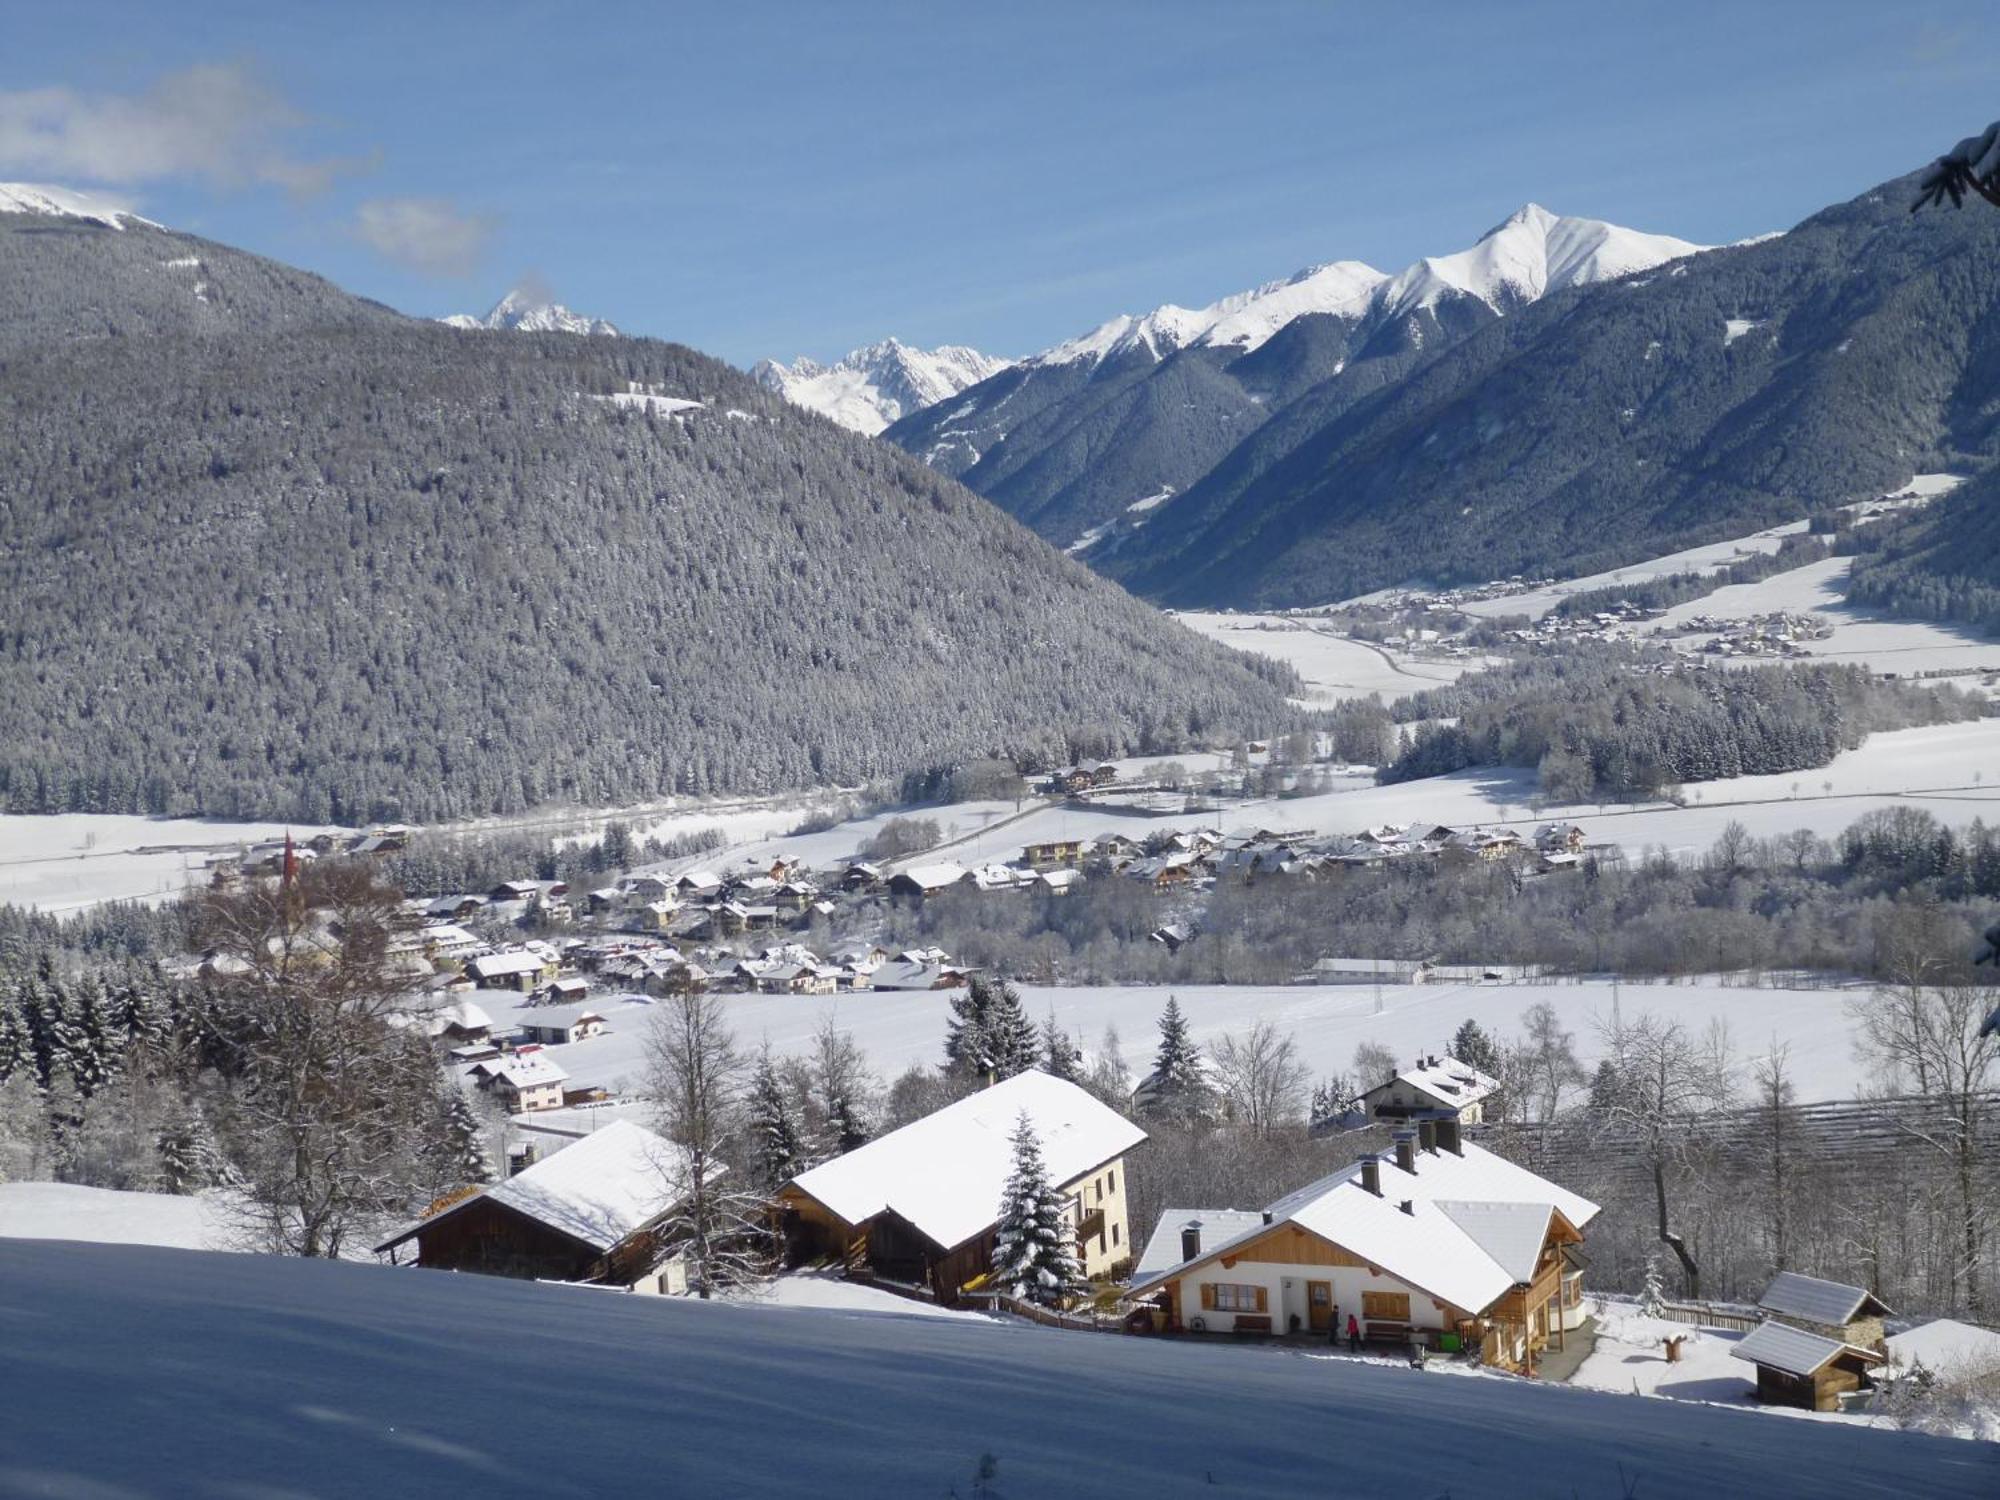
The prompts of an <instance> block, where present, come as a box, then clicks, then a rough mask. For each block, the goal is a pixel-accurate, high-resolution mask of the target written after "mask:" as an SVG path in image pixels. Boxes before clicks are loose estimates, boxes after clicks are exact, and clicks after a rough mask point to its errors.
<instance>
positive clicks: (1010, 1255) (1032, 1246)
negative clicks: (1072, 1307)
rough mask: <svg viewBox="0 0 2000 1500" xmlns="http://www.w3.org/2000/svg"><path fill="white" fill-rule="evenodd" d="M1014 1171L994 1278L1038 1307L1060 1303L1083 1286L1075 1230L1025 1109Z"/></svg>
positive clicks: (1004, 1202) (1004, 1197)
mask: <svg viewBox="0 0 2000 1500" xmlns="http://www.w3.org/2000/svg"><path fill="white" fill-rule="evenodd" d="M1013 1146H1014V1170H1013V1173H1012V1175H1010V1176H1009V1177H1008V1179H1007V1186H1006V1188H1005V1189H1004V1190H1003V1191H1002V1193H1001V1196H1000V1227H999V1229H998V1231H997V1232H996V1234H995V1235H994V1239H993V1278H994V1282H995V1284H996V1285H997V1286H998V1287H999V1288H1000V1289H1001V1290H1002V1291H1004V1292H1006V1293H1007V1294H1008V1295H1010V1296H1013V1297H1018V1298H1020V1299H1021V1300H1022V1301H1025V1302H1032V1303H1035V1304H1036V1305H1037V1306H1040V1307H1061V1306H1062V1305H1063V1304H1064V1303H1065V1302H1067V1301H1069V1300H1070V1299H1071V1298H1073V1297H1074V1296H1076V1295H1077V1293H1078V1292H1080V1291H1081V1290H1082V1289H1083V1285H1084V1282H1083V1273H1082V1269H1081V1267H1080V1266H1079V1265H1078V1263H1077V1258H1076V1231H1075V1229H1074V1228H1073V1227H1072V1226H1071V1224H1070V1223H1069V1221H1068V1219H1067V1217H1066V1211H1067V1207H1068V1205H1067V1202H1066V1200H1065V1199H1064V1197H1063V1195H1062V1194H1061V1193H1059V1192H1057V1191H1056V1187H1055V1184H1054V1183H1052V1182H1050V1181H1049V1171H1048V1166H1047V1164H1046V1163H1044V1162H1043V1160H1042V1143H1041V1141H1040V1139H1039V1138H1037V1136H1036V1135H1035V1126H1034V1122H1033V1121H1031V1120H1030V1119H1029V1118H1028V1115H1027V1111H1025V1110H1023V1111H1022V1112H1021V1117H1020V1119H1019V1120H1018V1121H1017V1122H1016V1124H1015V1126H1014V1135H1013Z"/></svg>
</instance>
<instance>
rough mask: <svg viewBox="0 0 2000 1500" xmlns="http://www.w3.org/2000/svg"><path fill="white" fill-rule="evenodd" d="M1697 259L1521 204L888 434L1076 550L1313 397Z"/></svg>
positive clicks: (1092, 341)
mask: <svg viewBox="0 0 2000 1500" xmlns="http://www.w3.org/2000/svg"><path fill="white" fill-rule="evenodd" d="M1700 248H1701V247H1700V246H1698V245H1692V244H1689V243H1687V242H1686V241H1683V240H1676V239H1672V238H1670V237H1668V236H1664V235H1649V234H1640V233H1638V232H1636V231H1633V230H1629V229H1623V228H1620V227H1619V226H1617V225H1614V224H1606V223H1604V222H1602V221H1601V220H1596V219H1580V218H1572V217H1567V216H1564V215H1559V214H1553V213H1550V212H1549V211H1548V210H1547V209H1544V208H1542V207H1540V206H1539V205H1537V204H1532V203H1531V204H1528V205H1526V206H1524V207H1523V208H1521V209H1520V210H1519V211H1518V212H1516V213H1514V214H1513V215H1511V216H1509V217H1508V218H1507V219H1506V220H1505V221H1504V222H1503V223H1500V224H1498V225H1495V226H1494V227H1493V228H1492V229H1490V230H1488V231H1487V232H1486V233H1485V234H1484V235H1482V236H1480V238H1479V240H1478V241H1477V242H1476V243H1475V244H1473V245H1472V246H1470V247H1469V248H1467V249H1465V250H1461V251H1458V252H1456V253H1454V254H1451V255H1443V256H1434V257H1430V258H1427V259H1424V260H1419V261H1417V262H1415V263H1414V264H1412V265H1410V266H1408V267H1406V268H1404V269H1403V270H1402V271H1401V272H1399V273H1397V274H1396V275H1394V276H1390V275H1385V274H1384V273H1382V272H1380V271H1377V270H1374V269H1373V268H1371V267H1369V266H1366V265H1363V264H1362V263H1360V262H1359V261H1335V262H1332V263H1330V264H1327V265H1323V266H1313V267H1309V268H1308V269H1306V270H1304V271H1301V272H1299V273H1298V274H1297V275H1295V276H1292V277H1290V278H1288V279H1286V280H1283V281H1274V282H1270V283H1267V284H1266V285H1264V286H1260V287H1255V288H1252V289H1251V290H1249V291H1246V292H1239V293H1237V294H1235V295H1234V296H1230V297H1225V298H1223V299H1222V300H1221V301H1219V302H1216V303H1214V304H1212V305H1211V306H1208V307H1204V308H1182V307H1173V306H1167V307H1160V308H1155V309H1154V310H1153V311H1152V312H1150V313H1147V314H1145V315H1144V316H1142V317H1137V318H1134V317H1118V318H1114V319H1112V320H1111V321H1109V322H1107V323H1105V324H1103V325H1101V326H1100V327H1098V328H1095V329H1093V330H1091V331H1090V332H1089V333H1087V334H1084V335H1081V336H1079V337H1077V338H1074V339H1070V340H1068V341H1066V342H1064V343H1062V344H1059V345H1057V346H1055V347H1054V348H1052V349H1048V350H1045V351H1043V352H1042V353H1041V354H1039V355H1037V356H1035V357H1034V358H1033V359H1030V360H1027V361H1025V362H1023V363H1022V364H1021V365H1019V366H1016V367H1015V368H1013V369H1010V370H1006V371H1003V372H1002V373H1000V374H999V375H997V376H995V377H993V378H992V379H990V380H987V381H985V382H983V383H982V384H980V385H978V386H975V387H973V388H971V389H969V390H967V391H965V392H963V393H961V394H960V395H959V396H957V397H954V398H952V399H950V400H947V401H943V402H940V403H939V404H937V405H935V406H933V407H930V408H927V409H926V410H923V411H920V412H918V413H916V414H915V415H913V416H909V417H905V418H904V419H903V420H902V421H900V422H897V423H895V424H894V425H893V426H891V427H890V428H889V429H888V431H887V432H886V433H885V436H886V437H888V439H889V440H890V441H891V442H894V443H897V444H899V445H900V446H902V447H904V448H906V449H908V450H909V451H910V452H912V453H915V454H917V455H918V456H919V457H921V458H922V459H924V461H925V462H927V463H929V464H931V465H932V466H933V467H936V468H939V469H942V470H944V471H945V472H946V473H949V474H954V475H957V476H958V477H960V478H962V479H963V480H964V481H965V482H966V483H967V484H969V485H970V486H971V487H972V488H973V489H976V490H978V491H979V492H980V493H981V494H983V495H985V496H987V497H988V498H989V499H991V500H993V501H995V502H996V503H997V504H999V505H1000V506H1002V507H1003V508H1004V509H1006V510H1007V511H1008V512H1009V513H1010V514H1012V515H1015V516H1018V517H1019V518H1020V519H1022V520H1024V521H1026V522H1027V523H1028V524H1029V525H1031V526H1033V527H1034V528H1035V529H1036V530H1037V531H1039V532H1040V533H1041V534H1042V535H1043V536H1045V537H1048V538H1049V539H1050V540H1051V541H1054V542H1056V543H1058V544H1060V545H1063V546H1073V545H1075V544H1077V543H1079V542H1082V543H1083V548H1080V549H1079V550H1084V549H1087V548H1092V547H1097V546H1101V545H1102V544H1103V542H1104V541H1105V540H1106V539H1108V538H1110V537H1113V536H1115V535H1118V534H1121V533H1124V532H1127V531H1131V530H1136V529H1138V528H1140V527H1143V526H1144V525H1146V524H1147V523H1148V521H1149V520H1150V519H1151V517H1150V512H1151V510H1152V509H1153V508H1154V507H1156V506H1158V505H1159V504H1161V503H1163V498H1162V497H1165V496H1169V495H1171V494H1176V493H1182V492H1185V491H1186V490H1187V489H1189V488H1190V487H1191V486H1193V485H1194V484H1195V483H1196V482H1197V481H1198V480H1200V479H1201V477H1202V476H1203V475H1204V474H1206V473H1207V472H1208V471H1209V469H1210V468H1212V467H1213V466H1214V465H1215V464H1216V463H1217V462H1219V461H1220V460H1221V459H1222V458H1223V457H1224V456H1225V455H1227V454H1228V453H1230V451H1231V450H1232V449H1234V448H1236V447H1237V446H1238V445H1239V444H1241V443H1243V442H1244V441H1245V440H1246V439H1247V438H1249V437H1250V436H1251V434H1253V433H1254V432H1256V431H1257V429H1258V428H1259V427H1260V425H1261V424H1262V423H1263V422H1264V421H1265V420H1266V419H1267V418H1268V417H1270V416H1272V415H1273V414H1275V413H1279V412H1282V411H1283V410H1284V408H1285V407H1286V406H1287V405H1289V404H1290V403H1291V402H1292V401H1293V400H1294V399H1295V398H1297V397H1298V396H1300V395H1302V394H1304V393H1305V392H1307V391H1310V390H1316V389H1317V390H1319V391H1320V392H1321V395H1322V402H1323V403H1333V404H1337V405H1344V404H1345V403H1348V402H1351V401H1355V400H1359V399H1361V398H1362V397H1364V396H1366V395H1368V394H1369V393H1370V392H1372V391H1375V390H1377V389H1379V388H1380V387H1382V386H1383V385H1386V384H1389V383H1392V382H1394V381H1396V380H1399V379H1401V378H1402V377H1403V376H1404V375H1406V374H1407V373H1408V372H1409V371H1410V370H1411V369H1413V368H1415V367H1416V366H1417V365H1418V364H1419V363H1421V362H1422V361H1423V360H1425V359H1427V358H1431V357H1435V355H1436V354H1437V353H1438V352H1440V351H1441V350H1443V349H1444V348H1446V347H1447V346H1449V345H1450V344H1451V343H1453V342H1455V341H1456V340H1457V339H1458V338H1460V337H1462V336H1463V335H1465V334H1467V333H1469V332H1471V331H1473V330H1474V329H1477V328H1480V327H1483V326H1485V325H1486V324H1488V323H1491V322H1493V321H1494V320H1495V319H1498V318H1502V317H1505V316H1508V315H1510V314H1512V313H1513V312H1515V311H1517V310H1518V309H1520V308H1523V307H1526V306H1528V305H1530V304H1531V303H1533V302H1534V301H1536V300H1537V299H1538V298H1541V297H1543V296H1546V295H1549V294H1550V293H1554V292H1559V291H1562V290H1564V289H1566V288H1569V287H1573V286H1582V285H1588V284H1591V283H1595V282H1598V281H1603V280H1606V279H1608V278H1611V277H1616V276H1621V275H1625V274H1628V273H1630V272H1632V271H1635V270H1643V269H1646V268H1648V267H1651V266H1654V265H1657V264H1659V263H1660V262H1661V261H1663V260H1668V259H1672V258H1675V257H1678V256H1684V255H1689V254H1692V253H1694V252H1696V251H1698V250H1699V249H1700ZM1085 555H1086V556H1089V557H1091V558H1092V559H1093V560H1094V559H1095V558H1096V557H1097V555H1098V554H1097V553H1096V552H1093V551H1085Z"/></svg>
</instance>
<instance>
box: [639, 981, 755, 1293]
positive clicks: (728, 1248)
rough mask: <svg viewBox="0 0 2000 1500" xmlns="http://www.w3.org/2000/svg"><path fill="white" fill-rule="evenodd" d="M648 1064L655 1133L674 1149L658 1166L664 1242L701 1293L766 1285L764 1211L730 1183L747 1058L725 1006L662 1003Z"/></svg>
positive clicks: (700, 997)
mask: <svg viewBox="0 0 2000 1500" xmlns="http://www.w3.org/2000/svg"><path fill="white" fill-rule="evenodd" d="M647 1062H648V1074H649V1083H650V1086H651V1093H652V1097H653V1108H654V1113H655V1115H656V1117H657V1120H658V1123H659V1127H660V1133H661V1134H662V1135H664V1136H665V1137H666V1138H667V1139H668V1140H669V1141H671V1142H672V1143H673V1144H674V1146H675V1147H677V1148H678V1151H677V1152H676V1154H675V1157H674V1159H673V1160H671V1161H666V1162H662V1163H661V1164H660V1166H661V1175H662V1184H663V1186H662V1193H663V1196H664V1197H668V1198H671V1199H672V1200H673V1202H674V1207H673V1211H672V1213H671V1214H670V1215H669V1216H668V1218H667V1219H666V1220H665V1221H664V1222H663V1224H662V1226H661V1237H662V1239H663V1240H664V1241H666V1242H668V1243H671V1244H675V1245H677V1246H678V1248H679V1249H680V1251H681V1254H682V1255H683V1257H684V1258H685V1260H686V1262H687V1270H688V1286H689V1287H690V1289H692V1290H693V1291H694V1293H695V1294H696V1295H697V1296H700V1297H703V1298H707V1297H712V1296H714V1295H715V1294H716V1293H717V1292H718V1291H726V1290H729V1289H730V1288H732V1287H739V1286H745V1285H752V1284H755V1283H756V1282H759V1281H761V1280H763V1279H764V1278H765V1277H766V1276H768V1275H769V1274H770V1270H771V1244H770V1231H769V1216H768V1213H767V1212H766V1205H765V1204H764V1202H763V1200H762V1199H760V1198H759V1197H758V1195H757V1194H756V1193H754V1192H752V1191H749V1190H748V1189H747V1188H745V1187H741V1186H739V1185H738V1183H739V1182H741V1181H742V1180H744V1179H743V1178H740V1177H739V1178H732V1176H731V1174H730V1169H729V1165H728V1163H727V1161H726V1160H725V1153H726V1151H727V1148H728V1147H729V1146H730V1145H731V1144H733V1143H735V1142H737V1141H739V1140H741V1139H742V1132H741V1131H740V1130H739V1126H740V1125H741V1123H742V1120H741V1105H742V1101H741V1098H740V1095H739V1088H740V1085H741V1083H742V1081H743V1074H744V1069H745V1059H744V1057H743V1055H742V1053H740V1052H739V1051H738V1050H737V1047H736V1038H735V1035H734V1034H733V1033H732V1032H731V1031H730V1029H729V1025H728V1021H727V1018H726V1014H725V1012H724V1009H723V1003H722V1001H721V1000H719V999H718V998H716V997H715V996H713V995H704V994H690V995H681V996H679V997H677V998H675V999H672V1000H669V1001H667V1002H666V1003H665V1004H664V1005H663V1006H662V1007H661V1010H660V1014H659V1016H658V1017H657V1018H656V1019H655V1020H654V1022H653V1029H652V1032H651V1034H650V1035H649V1036H648V1038H647ZM746 1176H747V1174H746Z"/></svg>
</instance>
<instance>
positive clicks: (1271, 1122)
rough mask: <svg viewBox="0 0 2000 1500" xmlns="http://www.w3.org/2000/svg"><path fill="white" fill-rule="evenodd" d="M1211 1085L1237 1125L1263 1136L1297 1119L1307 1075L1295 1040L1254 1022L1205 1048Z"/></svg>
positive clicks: (1262, 1023) (1265, 1024) (1289, 1035)
mask: <svg viewBox="0 0 2000 1500" xmlns="http://www.w3.org/2000/svg"><path fill="white" fill-rule="evenodd" d="M1209 1051H1210V1054H1211V1055H1212V1056H1213V1057H1214V1059H1215V1073H1216V1088H1217V1090H1218V1091H1219V1092H1220V1093H1221V1095H1222V1097H1223V1100H1224V1102H1225V1104H1226V1105H1227V1106H1228V1108H1229V1110H1230V1112H1231V1114H1232V1115H1233V1116H1234V1117H1235V1119H1236V1121H1237V1123H1238V1124H1240V1125H1243V1126H1245V1127H1246V1128H1247V1129H1249V1130H1250V1131H1251V1133H1252V1134H1254V1135H1260V1136H1266V1135H1269V1134H1270V1133H1271V1131H1272V1130H1273V1129H1274V1128H1276V1127H1277V1126H1280V1125H1290V1124H1295V1123H1297V1120H1298V1116H1299V1106H1300V1103H1301V1102H1302V1100H1303V1098H1304V1096H1305V1088H1306V1081H1307V1079H1308V1077H1309V1076H1310V1075H1309V1074H1308V1073H1307V1071H1306V1065H1305V1064H1304V1062H1302V1061H1301V1060H1300V1058H1299V1046H1298V1040H1297V1038H1295V1037H1293V1036H1292V1035H1291V1034H1290V1033H1289V1032H1284V1033H1281V1032H1279V1030H1278V1028H1277V1027H1275V1026H1273V1025H1272V1024H1271V1023H1270V1022H1269V1021H1265V1020H1259V1021H1258V1022H1257V1023H1256V1024H1255V1025H1253V1026H1252V1027H1251V1028H1250V1030H1249V1031H1248V1032H1247V1033H1245V1034H1244V1035H1242V1036H1240V1037H1238V1036H1226V1037H1224V1038H1223V1039H1222V1040H1221V1041H1219V1042H1217V1043H1215V1044H1214V1045H1213V1046H1212V1047H1211V1048H1210V1049H1209Z"/></svg>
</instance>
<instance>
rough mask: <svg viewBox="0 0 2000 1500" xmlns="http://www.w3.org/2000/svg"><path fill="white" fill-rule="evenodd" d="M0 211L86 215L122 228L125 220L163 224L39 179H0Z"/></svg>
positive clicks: (61, 216) (151, 225)
mask: <svg viewBox="0 0 2000 1500" xmlns="http://www.w3.org/2000/svg"><path fill="white" fill-rule="evenodd" d="M0 214H41V215H44V216H46V217H48V218H55V219H88V220H90V221H91V222H92V223H94V224H102V225H104V226H105V227H106V228H107V229H123V228H124V227H125V226H126V225H127V224H144V225H146V226H147V227H148V228H150V229H159V228H162V227H163V226H161V225H159V224H155V223H154V222H153V221H152V220H151V219H142V218H140V217H139V216H138V215H137V214H135V213H133V212H132V210H131V209H129V208H126V207H124V206H123V205H122V204H118V203H114V202H112V201H111V200H110V199H108V198H100V197H98V196H96V195H95V194H93V193H80V192H78V191H77V190H76V189H75V188H65V187H56V186H54V185H53V184H50V183H43V182H0Z"/></svg>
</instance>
